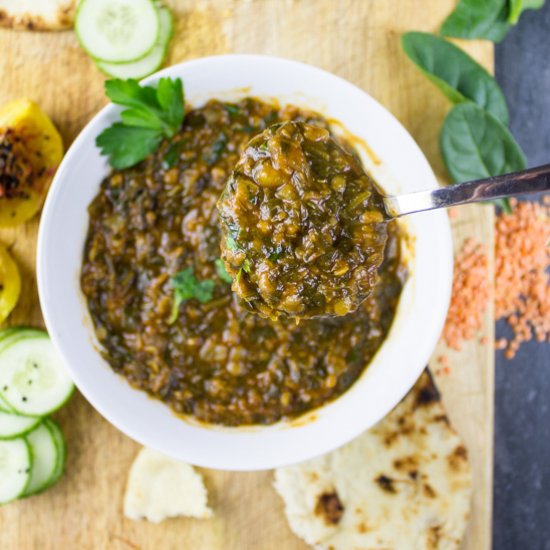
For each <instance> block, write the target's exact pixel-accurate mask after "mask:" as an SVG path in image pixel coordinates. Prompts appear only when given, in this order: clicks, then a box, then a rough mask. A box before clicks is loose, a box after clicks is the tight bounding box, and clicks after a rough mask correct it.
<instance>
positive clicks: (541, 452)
mask: <svg viewBox="0 0 550 550" xmlns="http://www.w3.org/2000/svg"><path fill="white" fill-rule="evenodd" d="M496 75H497V79H498V81H499V83H500V84H501V86H502V88H503V89H504V93H505V94H506V97H507V99H508V105H509V107H510V114H511V130H512V133H513V134H514V136H515V137H516V139H517V140H518V141H519V143H520V144H521V146H522V147H523V149H524V151H525V153H526V154H527V158H528V161H529V165H530V166H534V165H536V164H545V163H550V2H546V5H545V6H544V8H543V9H541V10H539V11H536V12H535V11H528V12H526V13H524V15H523V16H522V18H521V20H520V22H519V24H518V25H517V26H516V27H515V28H514V29H512V31H511V32H510V33H509V34H508V36H507V37H506V38H505V40H504V41H503V42H502V43H501V44H499V45H498V46H497V49H496ZM508 330H509V329H508V327H507V326H506V325H505V324H504V323H498V324H497V337H498V336H499V335H505V334H508ZM495 399H496V402H495V406H496V411H495V412H496V420H495V484H494V519H493V548H494V549H495V550H523V549H525V550H550V345H549V344H539V345H537V344H534V343H532V344H531V343H530V344H527V345H526V344H524V345H523V346H522V347H521V349H520V350H519V353H518V354H517V355H516V357H515V359H513V360H512V361H508V360H506V359H504V357H503V355H502V353H501V352H498V353H497V365H496V396H495Z"/></svg>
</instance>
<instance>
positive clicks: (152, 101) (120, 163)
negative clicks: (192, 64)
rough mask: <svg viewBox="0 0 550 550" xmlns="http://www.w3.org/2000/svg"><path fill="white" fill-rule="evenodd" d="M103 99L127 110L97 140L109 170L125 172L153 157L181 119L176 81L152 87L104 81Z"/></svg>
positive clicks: (165, 80)
mask: <svg viewBox="0 0 550 550" xmlns="http://www.w3.org/2000/svg"><path fill="white" fill-rule="evenodd" d="M105 93H106V95H107V97H108V98H109V99H110V100H111V101H112V102H113V103H116V104H117V105H122V106H124V107H127V109H125V110H124V111H122V112H121V114H120V119H121V120H120V122H115V123H114V124H112V125H111V126H109V128H106V129H105V130H103V132H101V134H99V136H97V138H96V145H97V146H98V147H99V148H100V149H101V154H102V155H105V156H108V157H109V164H110V165H111V166H112V167H113V168H118V169H121V168H128V167H130V166H134V165H135V164H137V163H138V162H140V161H142V160H143V159H144V158H146V157H147V156H148V155H150V154H151V153H154V152H155V151H156V150H157V148H158V147H159V145H160V143H161V141H162V140H163V139H164V138H171V137H173V136H174V135H175V134H176V133H177V132H178V131H179V129H180V128H181V125H182V123H183V117H184V94H183V83H182V81H181V79H180V78H176V79H171V78H161V79H160V80H159V81H158V82H157V85H156V88H154V87H152V86H141V85H140V84H139V82H138V81H137V80H133V79H129V80H120V79H114V80H107V81H106V82H105Z"/></svg>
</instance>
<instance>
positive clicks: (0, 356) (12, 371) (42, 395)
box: [0, 331, 74, 416]
mask: <svg viewBox="0 0 550 550" xmlns="http://www.w3.org/2000/svg"><path fill="white" fill-rule="evenodd" d="M37 332H38V334H36V335H27V336H26V337H23V336H21V337H20V338H14V340H13V341H11V342H9V343H7V345H6V347H3V346H2V342H0V396H1V397H2V398H3V399H4V401H6V403H7V404H8V405H9V406H10V408H11V409H13V410H14V411H15V412H16V413H19V414H22V415H26V416H44V415H47V414H49V413H50V412H52V411H55V410H57V409H58V408H59V407H61V406H62V405H63V404H64V403H65V402H66V401H67V399H69V397H70V396H71V393H72V392H73V389H74V385H73V383H72V381H71V379H70V378H69V375H68V374H67V371H66V370H65V366H64V365H63V361H62V360H61V357H60V356H59V355H58V353H57V351H56V350H55V348H54V346H53V344H52V342H51V340H50V339H49V338H48V336H47V334H46V333H42V332H40V331H37Z"/></svg>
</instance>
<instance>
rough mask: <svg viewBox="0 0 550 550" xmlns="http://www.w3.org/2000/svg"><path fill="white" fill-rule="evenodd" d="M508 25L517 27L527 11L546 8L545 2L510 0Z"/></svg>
mask: <svg viewBox="0 0 550 550" xmlns="http://www.w3.org/2000/svg"><path fill="white" fill-rule="evenodd" d="M509 1H510V8H509V10H508V23H510V24H512V25H515V24H516V23H517V22H518V20H519V18H520V17H521V14H522V13H523V12H524V11H525V10H538V9H539V8H542V6H544V0H509Z"/></svg>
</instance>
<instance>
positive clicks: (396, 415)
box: [274, 371, 472, 550]
mask: <svg viewBox="0 0 550 550" xmlns="http://www.w3.org/2000/svg"><path fill="white" fill-rule="evenodd" d="M274 485H275V489H276V491H277V492H278V493H279V494H280V495H281V497H282V498H283V500H284V503H285V514H286V517H287V519H288V522H289V525H290V528H291V529H292V530H293V531H294V533H296V535H298V536H299V537H301V538H302V539H303V540H305V541H306V542H307V543H308V544H310V545H312V546H313V547H314V548H317V549H319V550H436V549H437V550H451V549H456V548H458V547H459V545H460V542H461V539H462V537H463V534H464V531H465V529H466V524H467V522H468V516H469V511H470V501H471V493H472V474H471V469H470V465H469V463H468V454H467V451H466V448H465V447H464V444H463V443H462V441H461V440H460V438H459V436H458V435H457V433H456V432H455V431H454V429H453V428H452V427H451V426H450V424H449V420H448V418H447V416H446V414H445V410H444V409H443V406H442V404H441V401H440V396H439V393H438V391H437V389H436V387H435V386H434V384H433V381H432V379H431V377H430V375H429V374H428V373H427V371H426V372H425V373H424V374H423V375H422V376H421V378H420V379H419V381H418V382H417V383H416V385H415V386H414V388H413V389H412V390H411V391H410V393H409V394H408V395H407V396H406V397H405V399H404V400H403V401H402V402H401V403H400V404H399V405H398V406H397V407H396V408H395V409H394V410H393V411H392V412H391V413H390V414H389V415H388V416H387V417H386V418H384V419H383V420H382V421H381V422H380V423H379V424H377V425H376V426H375V427H374V428H371V429H370V430H368V431H367V432H365V433H363V434H362V435H361V436H359V437H358V438H357V439H355V440H354V441H352V442H351V443H349V444H348V445H346V446H344V447H342V448H340V449H338V450H336V451H334V452H332V453H329V454H327V455H325V456H322V457H319V458H316V459H313V460H310V461H308V462H304V463H302V464H297V465H294V466H289V467H285V468H279V469H277V470H276V471H275V484H274Z"/></svg>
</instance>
